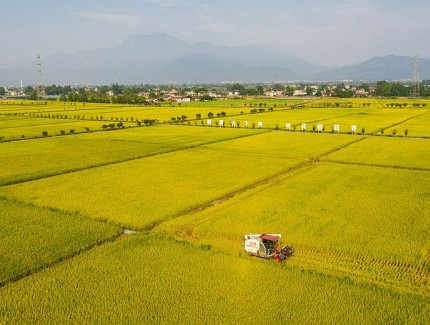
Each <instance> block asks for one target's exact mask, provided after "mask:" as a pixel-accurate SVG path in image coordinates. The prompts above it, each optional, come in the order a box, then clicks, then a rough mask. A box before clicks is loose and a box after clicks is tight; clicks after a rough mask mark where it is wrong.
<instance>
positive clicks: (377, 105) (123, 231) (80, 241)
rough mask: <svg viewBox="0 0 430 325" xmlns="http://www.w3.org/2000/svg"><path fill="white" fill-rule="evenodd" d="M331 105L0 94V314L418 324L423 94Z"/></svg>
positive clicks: (42, 318) (425, 214)
mask: <svg viewBox="0 0 430 325" xmlns="http://www.w3.org/2000/svg"><path fill="white" fill-rule="evenodd" d="M333 102H334V100H333V99H331V100H317V101H310V102H303V101H302V102H300V101H292V100H291V101H289V100H282V101H276V100H273V99H270V100H265V99H255V100H252V101H251V100H232V101H225V102H222V101H219V102H211V103H208V102H203V103H190V104H188V105H187V106H185V105H181V106H180V107H179V106H178V105H175V106H174V107H172V106H167V105H165V106H162V107H135V106H134V107H133V106H130V107H128V106H119V105H107V104H106V105H103V104H86V105H83V104H82V103H66V104H64V103H56V102H47V103H37V102H26V101H24V102H21V101H1V102H0V139H1V140H0V225H1V227H0V253H1V254H0V300H1V301H2V303H1V304H0V324H35V323H38V324H43V323H49V324H65V323H74V324H75V323H79V324H88V323H148V324H160V323H161V324H172V323H184V324H202V323H206V324H220V323H227V324H249V323H250V322H258V323H275V324H339V323H340V324H342V323H348V324H427V323H428V315H429V314H430V138H429V135H430V134H429V130H430V109H429V108H428V107H430V105H429V104H430V102H429V103H427V102H426V101H424V100H421V101H420V102H422V103H426V104H427V105H426V106H425V107H422V108H416V107H413V106H412V104H413V103H414V102H413V101H412V100H407V99H399V100H395V99H390V100H362V99H357V100H350V102H348V103H347V104H340V105H334V104H333ZM393 102H401V103H404V102H405V103H406V104H407V105H406V106H404V107H402V108H390V104H392V103H393ZM259 103H263V104H266V106H264V105H262V106H263V107H266V111H265V112H261V113H250V112H249V110H250V107H253V108H254V107H255V105H259ZM364 103H366V104H365V105H363V104H364ZM367 103H370V105H367ZM296 104H300V105H301V106H300V108H298V107H297V106H296ZM258 107H259V106H257V108H258ZM268 107H273V108H274V109H273V111H268V110H267V108H268ZM207 112H212V113H214V114H215V117H214V118H213V119H212V121H213V127H208V126H207ZM218 112H226V116H225V117H222V118H221V117H220V118H217V117H216V113H218ZM195 114H201V115H202V120H196V121H194V120H191V121H190V123H188V122H184V123H172V120H171V119H170V117H172V116H175V115H176V116H182V115H186V116H188V117H189V118H190V119H191V118H193V119H194V118H195ZM57 115H58V116H57ZM66 115H67V116H66ZM117 118H118V120H117ZM131 118H133V120H132V119H131ZM143 119H156V120H158V123H156V125H151V126H145V125H142V124H141V125H138V124H137V123H136V122H137V121H139V120H143ZM219 119H224V121H226V127H224V128H221V127H219V126H218V127H217V124H216V122H217V121H219ZM233 119H234V120H235V121H239V122H240V123H239V125H238V127H236V128H231V127H229V125H230V122H231V121H232V120H233ZM111 121H112V122H111ZM202 121H203V123H201V122H202ZM244 121H248V122H249V128H245V127H244ZM118 122H122V123H123V126H121V127H116V126H115V128H103V127H102V125H103V124H109V123H118ZM195 122H196V123H195ZM258 122H263V127H262V128H261V129H260V128H258V127H257V123H258ZM252 123H255V127H252ZM286 123H291V125H292V126H296V129H295V130H294V128H292V129H291V130H290V132H287V131H285V124H286ZM302 123H306V124H307V125H308V128H307V131H306V132H300V129H301V124H302ZM320 123H321V124H324V126H325V129H324V131H323V132H321V133H317V132H316V131H313V129H312V126H313V125H314V124H320ZM334 124H339V125H340V132H339V133H340V134H337V133H334V132H332V125H334ZM277 125H278V128H277V127H276V126H277ZM351 125H357V134H355V135H354V134H350V133H351V129H350V128H351ZM72 128H73V129H75V130H76V131H75V132H72V133H70V132H69V131H68V130H70V129H72ZM86 128H87V129H86ZM394 129H396V132H393V131H392V130H394ZM406 129H407V130H408V132H407V134H405V132H404V130H406ZM41 130H42V131H47V132H48V135H42V134H41V132H42V131H41ZM61 130H67V132H60V131H61ZM381 131H382V132H381ZM21 135H25V137H22V136H21ZM247 233H280V234H282V243H283V244H284V245H292V246H294V248H295V252H294V254H293V256H292V257H290V258H289V259H287V260H286V262H284V263H283V264H278V263H276V262H274V261H271V260H264V259H259V258H255V257H250V256H248V255H246V254H245V253H244V252H243V246H242V241H243V235H244V234H247Z"/></svg>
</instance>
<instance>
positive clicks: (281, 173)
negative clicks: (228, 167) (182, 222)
mask: <svg viewBox="0 0 430 325" xmlns="http://www.w3.org/2000/svg"><path fill="white" fill-rule="evenodd" d="M364 139H365V137H361V138H359V139H355V140H353V141H350V142H348V143H345V144H343V145H341V146H339V147H336V148H333V149H331V150H329V151H326V152H323V153H322V154H320V155H318V156H316V157H308V158H305V159H306V160H304V161H302V162H299V163H297V164H295V165H293V166H290V167H288V168H287V169H284V170H281V171H279V172H277V173H276V174H272V175H269V176H267V177H266V178H264V179H260V180H257V181H255V182H254V183H251V184H248V185H245V186H243V187H241V188H239V189H236V190H234V191H231V192H229V193H226V194H224V195H221V196H219V197H217V198H214V199H212V200H209V201H207V202H205V203H202V204H200V205H197V206H195V207H190V208H189V209H187V210H185V211H182V212H178V213H177V214H175V215H173V216H171V217H168V218H165V219H163V220H158V221H156V222H154V223H153V224H151V226H150V227H149V228H148V229H146V230H149V231H151V230H153V229H154V228H156V227H158V226H159V225H161V224H163V223H165V222H167V221H169V220H173V219H176V218H180V217H183V216H186V215H192V214H195V213H198V212H201V211H204V210H206V209H208V208H211V207H213V206H216V205H218V204H221V203H224V202H227V201H228V200H230V199H232V198H233V197H235V196H237V195H240V194H243V193H246V192H248V191H249V190H254V189H257V188H259V187H262V186H264V185H267V184H269V183H270V182H274V181H275V180H276V179H279V178H281V177H284V176H285V175H288V174H291V173H293V172H295V171H303V170H304V169H305V168H306V167H312V166H314V165H315V164H316V163H318V162H319V161H320V158H321V157H323V156H325V155H328V154H330V153H332V152H335V151H338V150H341V149H343V148H345V147H348V146H349V145H351V144H354V143H356V142H358V141H362V140H364ZM274 186H276V184H275V185H274Z"/></svg>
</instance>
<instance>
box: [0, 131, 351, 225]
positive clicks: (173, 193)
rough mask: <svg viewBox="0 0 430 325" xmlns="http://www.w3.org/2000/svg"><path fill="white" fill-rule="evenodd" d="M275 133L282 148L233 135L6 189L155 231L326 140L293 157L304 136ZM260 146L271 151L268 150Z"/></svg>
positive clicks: (327, 144) (331, 144) (324, 140)
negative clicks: (252, 146) (242, 143)
mask: <svg viewBox="0 0 430 325" xmlns="http://www.w3.org/2000/svg"><path fill="white" fill-rule="evenodd" d="M201 129H202V130H206V129H203V128H201ZM221 131H222V130H221ZM272 134H273V135H272V136H271V137H276V136H281V137H282V139H284V141H285V144H284V145H283V147H282V148H279V146H278V144H279V143H280V141H274V142H273V144H270V143H267V141H264V139H263V141H259V139H258V138H259V137H260V136H263V135H264V134H261V135H256V136H255V138H256V139H255V149H254V150H252V149H250V148H249V142H246V140H245V139H243V140H245V143H248V149H246V147H245V150H243V151H237V149H238V144H239V143H240V140H233V141H228V142H225V143H222V144H221V146H220V147H218V144H213V145H208V146H204V147H201V148H194V149H189V150H181V151H177V152H172V153H167V154H163V155H157V156H152V157H148V158H144V159H138V160H133V161H129V162H124V163H120V164H114V165H108V166H104V167H99V168H94V169H89V170H84V171H80V172H75V173H70V174H65V175H59V176H55V177H51V178H47V179H41V180H37V181H32V182H28V183H24V184H17V185H12V186H4V187H2V188H1V193H2V194H4V195H7V196H9V197H13V198H16V199H18V200H22V201H27V202H32V203H34V204H37V205H41V206H50V207H55V208H58V209H61V210H66V211H79V212H81V213H83V214H85V215H89V216H91V217H94V218H99V219H103V218H107V219H108V220H110V221H112V222H116V223H120V224H123V225H130V226H132V227H136V228H147V227H151V226H152V225H153V224H156V223H158V222H160V221H162V220H165V219H168V218H171V217H173V216H175V215H178V214H180V213H183V212H185V211H187V210H189V209H192V208H193V207H197V206H200V205H202V204H206V203H207V202H210V201H212V200H214V199H217V198H219V197H222V196H224V195H227V194H229V193H231V192H234V191H237V190H239V189H241V188H243V187H246V186H249V185H252V184H254V183H256V182H259V181H262V180H265V179H266V178H267V177H271V176H272V175H275V174H277V173H280V172H284V171H287V170H289V169H290V168H292V167H293V166H296V165H297V164H301V163H303V162H306V161H307V160H308V157H310V156H313V148H314V147H315V146H317V144H318V141H314V142H313V143H308V151H307V152H306V151H305V150H303V149H302V151H301V152H302V155H300V154H299V153H295V155H296V156H295V157H294V158H285V153H286V154H290V155H292V156H294V154H293V153H292V151H291V152H289V151H288V150H285V148H287V147H288V143H290V145H291V147H292V148H297V144H296V143H295V141H296V140H297V138H298V137H299V136H301V135H300V134H297V135H296V137H289V136H288V135H287V134H282V133H276V132H275V133H272ZM269 138H270V137H269ZM320 139H321V142H320V144H321V148H320V149H319V150H322V151H324V152H326V151H327V150H330V149H332V148H333V149H334V148H336V147H337V146H342V145H344V144H345V143H348V142H349V141H350V140H351V138H350V137H344V136H339V137H333V136H332V135H326V136H324V135H322V136H321V138H320ZM238 141H239V142H238ZM230 142H231V149H230V150H229V146H230ZM271 146H272V149H271V150H269V149H268V148H270V147H271ZM282 149H284V150H282ZM208 150H210V154H208ZM255 150H264V151H268V152H269V154H268V155H267V156H266V155H262V154H260V153H258V152H257V153H256V152H255ZM300 156H301V158H299V157H300Z"/></svg>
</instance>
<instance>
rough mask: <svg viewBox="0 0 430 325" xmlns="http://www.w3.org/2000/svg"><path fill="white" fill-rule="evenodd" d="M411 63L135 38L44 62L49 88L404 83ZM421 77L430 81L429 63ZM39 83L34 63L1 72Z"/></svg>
mask: <svg viewBox="0 0 430 325" xmlns="http://www.w3.org/2000/svg"><path fill="white" fill-rule="evenodd" d="M412 60H413V59H412V58H411V57H403V56H394V55H390V56H385V57H375V58H372V59H370V60H368V61H365V62H363V63H360V64H357V65H352V66H346V67H341V68H336V69H328V68H326V67H323V66H320V65H316V64H312V63H309V62H307V61H305V60H303V59H301V58H298V57H295V56H293V55H290V54H288V53H286V52H284V51H281V50H277V49H273V48H270V47H265V46H257V45H254V46H238V47H227V46H220V45H214V44H211V43H203V42H198V43H195V44H189V43H187V42H185V41H183V40H180V39H177V38H174V37H171V36H168V35H165V34H152V35H132V36H130V37H128V38H127V39H126V40H125V41H124V42H123V43H122V44H121V45H120V46H118V47H115V48H105V49H97V50H91V51H79V52H77V53H74V54H64V53H60V54H56V55H52V56H50V57H48V58H46V59H45V60H43V61H42V67H43V76H44V80H45V84H53V83H55V84H78V85H82V84H112V83H115V82H118V83H123V84H140V83H153V84H155V83H157V84H165V83H216V82H283V81H305V80H315V81H317V80H318V81H334V80H345V79H347V80H366V81H372V80H389V81H391V80H400V79H410V78H411V77H412ZM420 76H421V77H424V78H427V79H430V59H422V60H421V67H420ZM20 80H24V83H25V84H35V83H36V66H35V63H24V64H21V65H16V66H8V67H7V68H0V84H2V85H8V84H14V85H17V84H19V81H20Z"/></svg>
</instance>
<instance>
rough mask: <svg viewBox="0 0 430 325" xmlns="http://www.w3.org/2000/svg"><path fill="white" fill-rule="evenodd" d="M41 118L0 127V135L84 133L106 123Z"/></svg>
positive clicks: (126, 124) (22, 136)
mask: <svg viewBox="0 0 430 325" xmlns="http://www.w3.org/2000/svg"><path fill="white" fill-rule="evenodd" d="M41 120H42V121H43V122H44V123H43V122H42V123H43V124H38V125H30V126H22V127H15V128H4V129H0V136H1V137H3V138H4V140H18V139H25V138H41V137H43V133H42V132H47V136H57V135H61V134H62V131H63V132H64V134H70V133H84V132H88V131H91V130H103V125H104V124H106V123H107V122H102V121H98V122H96V121H71V120H51V119H41ZM50 122H54V123H50ZM55 122H56V123H55ZM65 122H66V123H65ZM17 123H19V122H17ZM123 124H124V126H125V127H127V126H131V125H133V126H135V125H136V124H128V123H123ZM70 130H73V131H70Z"/></svg>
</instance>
